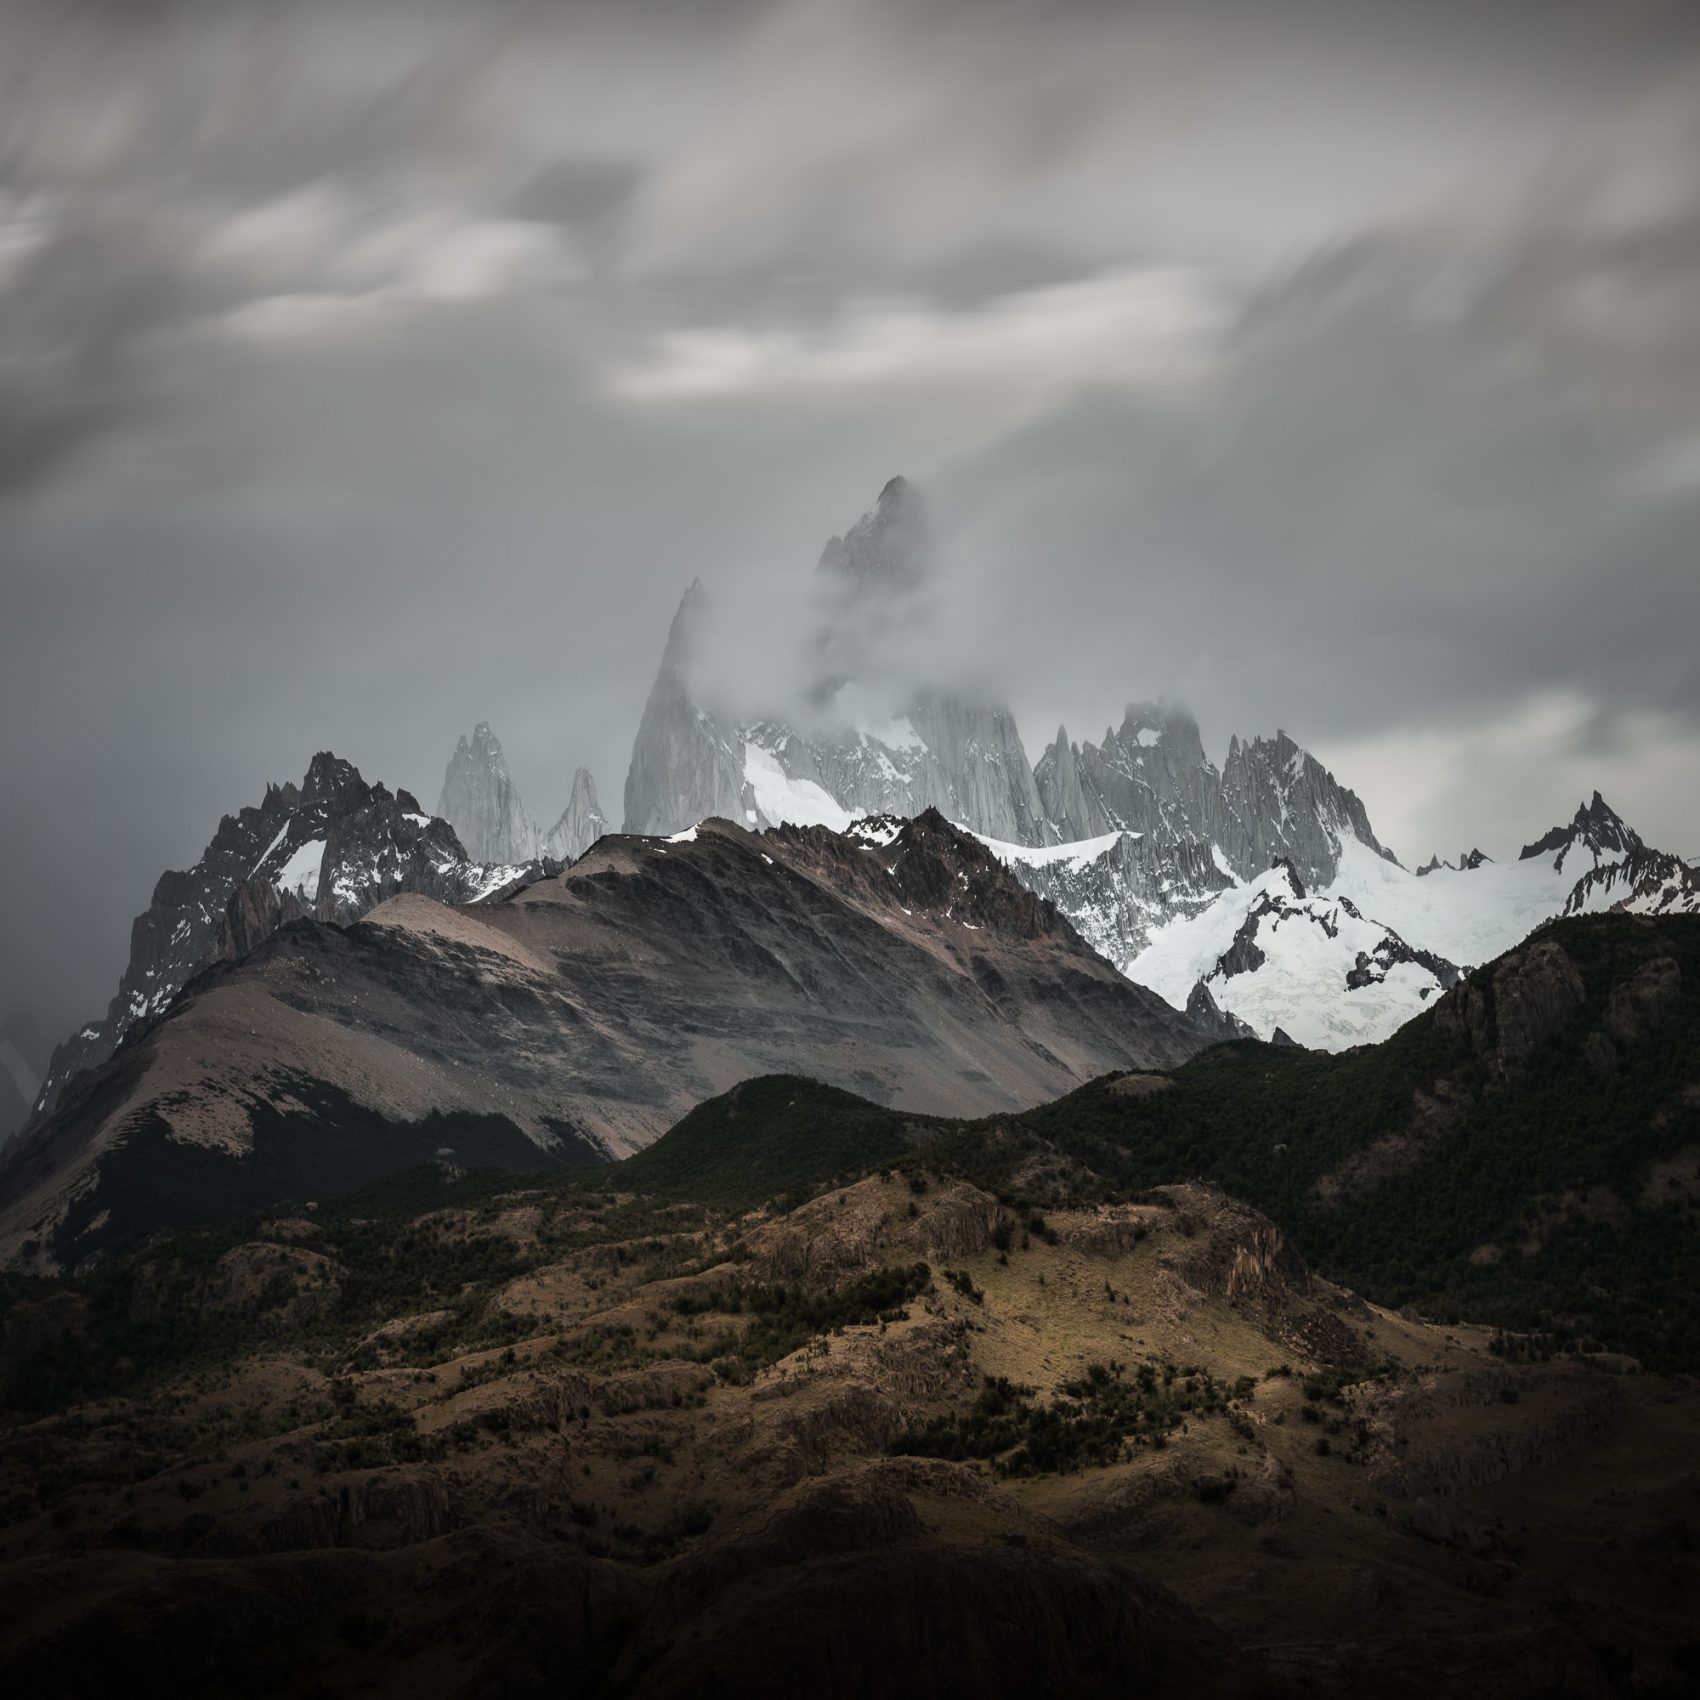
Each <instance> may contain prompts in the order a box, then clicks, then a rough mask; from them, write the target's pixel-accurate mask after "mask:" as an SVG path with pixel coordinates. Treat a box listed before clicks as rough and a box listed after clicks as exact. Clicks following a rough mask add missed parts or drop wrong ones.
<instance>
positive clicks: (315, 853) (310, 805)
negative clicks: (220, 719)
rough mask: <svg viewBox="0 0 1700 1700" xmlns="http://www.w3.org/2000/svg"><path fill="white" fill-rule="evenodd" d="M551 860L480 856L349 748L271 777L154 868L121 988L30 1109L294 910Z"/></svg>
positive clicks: (323, 915) (321, 913)
mask: <svg viewBox="0 0 1700 1700" xmlns="http://www.w3.org/2000/svg"><path fill="white" fill-rule="evenodd" d="M544 871H546V864H544V863H542V862H540V861H536V860H533V861H532V862H530V863H527V864H523V865H518V866H510V865H507V864H484V863H478V862H475V861H473V860H472V859H471V858H470V857H469V856H468V855H467V853H466V851H465V849H464V848H463V846H462V845H461V842H460V840H459V838H458V837H457V836H456V835H455V830H454V828H453V827H452V826H450V824H449V823H448V822H447V821H446V820H443V819H440V818H438V817H434V816H431V815H427V814H425V813H424V812H423V811H422V810H421V809H420V807H419V804H418V802H417V800H416V799H415V798H414V797H413V795H412V794H411V793H410V792H408V791H404V790H396V791H393V792H392V791H391V790H389V789H388V788H387V787H386V786H384V785H383V784H381V783H379V784H374V785H368V784H367V783H366V782H365V780H363V779H362V778H361V776H360V772H359V770H358V769H357V768H356V767H355V766H354V765H353V764H352V763H351V762H347V761H343V760H341V759H340V758H338V757H336V756H334V755H332V754H331V753H330V752H328V751H321V752H320V753H319V754H318V755H316V756H314V758H313V761H312V763H311V765H310V766H309V767H308V770H307V775H306V778H305V779H304V780H303V781H302V783H301V784H300V785H299V786H296V785H292V784H286V785H267V787H266V790H265V795H264V798H263V800H262V801H261V803H260V806H259V807H258V808H245V809H242V810H240V811H239V812H238V813H237V814H235V815H226V816H224V818H223V819H222V820H221V821H220V822H219V825H218V831H217V832H216V833H215V834H214V835H213V838H212V841H211V842H210V843H209V844H208V845H207V847H206V849H205V850H204V851H203V852H202V854H201V858H200V860H199V861H198V862H196V864H195V865H194V867H192V868H189V869H187V870H182V871H178V870H172V871H168V872H166V873H163V874H161V875H160V877H159V880H158V881H157V883H156V884H155V886H154V891H153V899H152V901H151V902H150V903H149V905H148V908H147V910H146V912H145V913H143V914H141V915H138V916H137V917H136V919H135V921H134V923H133V924H132V926H131V929H130V958H129V962H128V965H127V966H126V968H125V970H124V976H123V979H122V980H121V981H120V982H119V987H118V994H117V996H116V997H115V998H113V1000H112V1002H111V1003H110V1004H109V1005H108V1006H107V1011H106V1014H105V1015H104V1016H103V1017H102V1018H101V1019H100V1020H98V1021H94V1022H90V1023H88V1024H87V1025H85V1026H84V1027H82V1028H80V1029H79V1030H78V1031H77V1032H76V1033H74V1034H73V1035H72V1036H71V1037H70V1038H69V1039H67V1040H65V1041H64V1042H63V1043H62V1044H61V1045H59V1047H58V1048H57V1049H56V1050H55V1051H54V1053H53V1058H52V1061H51V1062H50V1064H49V1067H48V1071H47V1076H46V1079H45V1082H44V1084H43V1086H42V1089H41V1093H40V1096H39V1097H38V1099H37V1101H36V1105H35V1115H34V1119H36V1120H39V1119H41V1118H42V1117H45V1116H47V1115H49V1114H51V1113H52V1111H53V1109H54V1107H55V1106H56V1104H57V1103H58V1101H59V1098H60V1095H61V1094H62V1093H63V1091H64V1089H65V1087H66V1085H67V1084H68V1083H69V1082H70V1081H71V1080H72V1079H74V1078H75V1077H76V1076H77V1075H78V1074H81V1073H83V1072H85V1071H86V1070H88V1069H91V1068H94V1067H96V1066H98V1065H99V1064H100V1063H102V1062H104V1061H105V1060H106V1059H107V1058H108V1057H109V1056H111V1055H112V1053H113V1051H114V1050H115V1049H117V1047H118V1045H119V1044H120V1043H121V1042H122V1041H123V1040H124V1039H125V1038H126V1037H127V1036H128V1035H129V1034H130V1033H131V1032H132V1031H134V1030H136V1029H137V1028H140V1027H145V1026H146V1025H148V1024H149V1023H150V1022H152V1021H154V1020H156V1019H157V1018H158V1017H159V1016H160V1015H161V1014H163V1013H164V1011H165V1010H166V1009H167V1008H168V1007H169V1005H170V1004H171V1001H172V1000H173V999H174V998H175V997H176V996H177V994H178V992H179V991H180V990H181V989H182V988H183V986H184V984H185V983H186V982H187V981H188V980H189V978H190V977H191V976H192V975H193V974H195V973H196V972H197V971H198V970H199V969H201V968H202V967H204V966H206V965H207V964H208V963H210V962H214V961H220V960H226V961H228V960H233V959H235V958H236V957H239V956H241V955H244V954H246V953H247V952H248V951H249V950H252V949H253V948H254V947H255V945H256V944H258V943H259V942H260V941H261V940H262V939H263V938H265V937H266V936H267V934H268V933H269V931H271V930H272V929H274V928H276V927H278V926H281V925H283V924H285V923H287V922H288V921H291V920H294V919H298V918H300V917H302V916H312V917H313V918H315V919H317V920H320V921H326V922H333V923H335V924H337V925H339V926H346V925H348V924H350V923H352V922H353V921H356V920H358V919H359V918H360V917H361V916H362V915H364V914H365V913H366V912H367V911H368V910H369V909H371V908H373V907H374V906H375V905H376V904H378V903H381V902H382V901H383V900H384V899H385V898H387V897H391V896H393V895H395V894H396V893H397V892H402V891H412V892H420V893H423V894H426V895H428V896H433V897H438V898H440V899H442V900H444V901H450V902H475V901H478V900H480V899H483V898H486V897H489V896H491V895H494V894H496V893H499V892H502V891H505V890H507V889H510V888H511V887H512V886H513V885H514V884H515V883H516V882H519V881H523V880H524V879H526V878H531V877H536V876H537V875H539V874H541V873H543V872H544Z"/></svg>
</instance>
